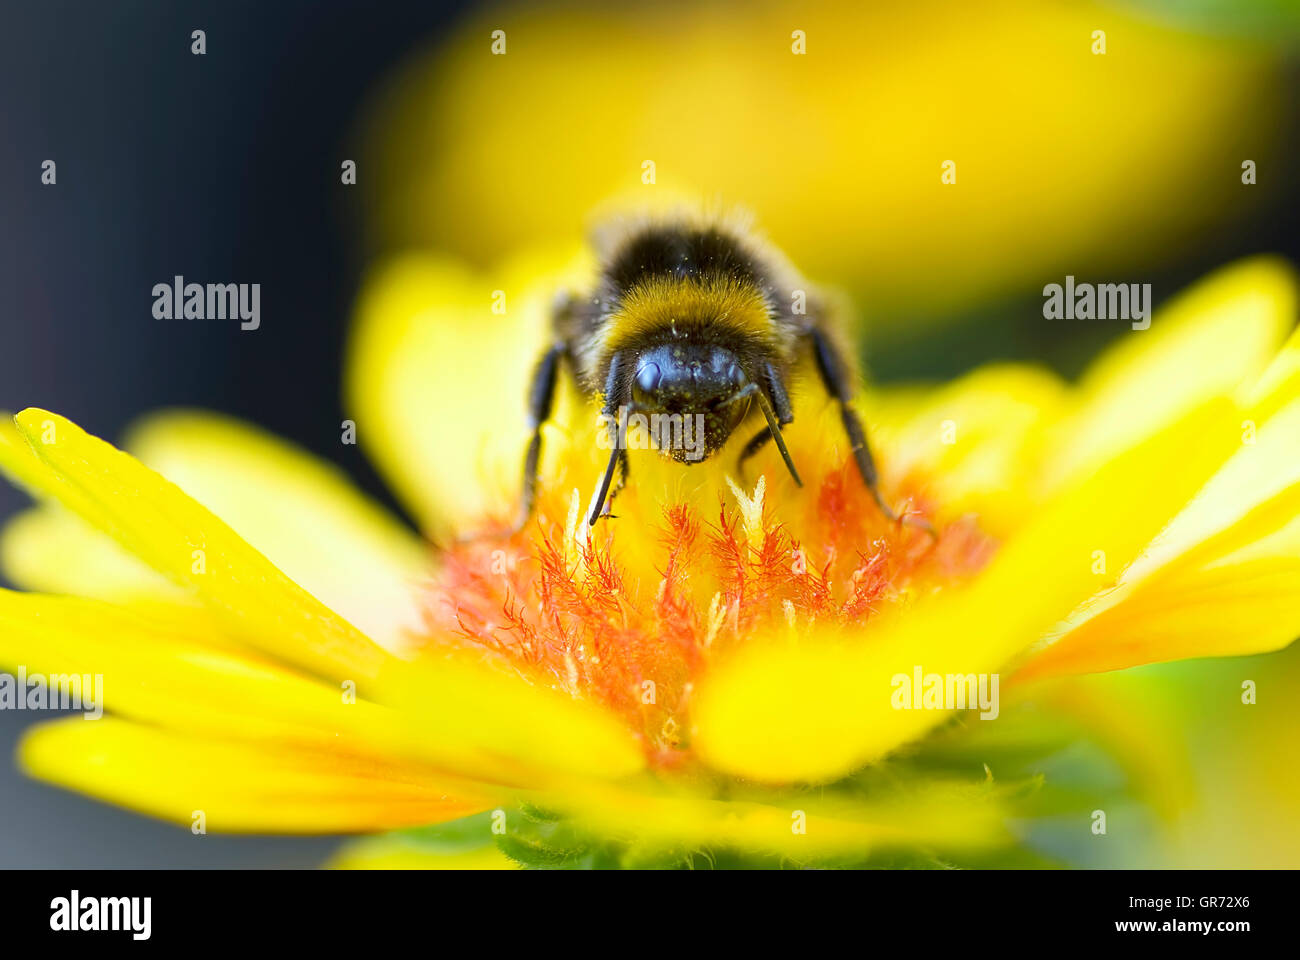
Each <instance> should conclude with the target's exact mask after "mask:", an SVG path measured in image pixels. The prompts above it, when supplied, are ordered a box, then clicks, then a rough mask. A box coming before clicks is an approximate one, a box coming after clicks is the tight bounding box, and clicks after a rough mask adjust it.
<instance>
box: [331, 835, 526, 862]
mask: <svg viewBox="0 0 1300 960" xmlns="http://www.w3.org/2000/svg"><path fill="white" fill-rule="evenodd" d="M326 866H328V867H330V868H331V869H334V870H518V869H519V864H517V863H515V862H514V861H513V860H511V859H510V858H509V857H507V856H506V855H505V854H504V853H502V852H501V851H500V850H499V849H497V847H496V846H495V845H494V844H489V845H488V846H485V847H481V848H479V849H477V850H462V851H457V852H455V853H444V852H439V851H436V850H430V849H428V848H427V847H423V846H421V845H420V844H419V843H417V842H415V841H413V840H411V839H409V838H408V837H405V836H403V835H402V834H400V833H398V834H386V835H384V836H382V837H367V838H366V839H364V840H354V841H352V842H351V843H348V844H345V845H344V847H343V849H342V850H340V851H339V852H338V853H337V854H335V856H334V858H333V859H332V860H331V861H330V862H329V863H328V864H326Z"/></svg>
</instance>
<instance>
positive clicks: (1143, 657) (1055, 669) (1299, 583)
mask: <svg viewBox="0 0 1300 960" xmlns="http://www.w3.org/2000/svg"><path fill="white" fill-rule="evenodd" d="M1298 437H1300V400H1297V401H1294V402H1292V403H1291V404H1290V405H1289V406H1287V407H1285V408H1284V409H1282V410H1281V411H1280V412H1278V413H1277V414H1276V415H1274V416H1273V417H1271V418H1269V419H1268V420H1267V421H1266V422H1264V424H1263V425H1262V426H1261V427H1259V429H1258V431H1257V432H1255V433H1254V434H1253V435H1252V436H1251V438H1250V442H1249V443H1245V444H1241V445H1240V446H1239V447H1238V449H1237V451H1236V452H1235V453H1234V454H1233V456H1232V457H1231V458H1229V460H1228V461H1227V462H1226V463H1225V464H1224V465H1223V467H1222V468H1221V469H1220V470H1219V471H1218V472H1217V473H1216V474H1215V475H1214V476H1213V477H1212V478H1211V479H1210V481H1209V482H1208V483H1207V484H1206V485H1205V488H1204V489H1203V490H1202V491H1200V493H1199V494H1198V495H1197V497H1196V498H1195V499H1194V500H1193V501H1192V502H1191V503H1190V504H1189V505H1188V507H1187V508H1186V509H1185V510H1183V511H1181V512H1180V513H1179V514H1178V516H1177V517H1175V518H1174V519H1173V520H1172V521H1171V522H1170V524H1169V526H1168V528H1167V529H1165V530H1164V531H1163V532H1162V533H1161V535H1160V536H1159V537H1158V538H1157V539H1156V541H1155V542H1154V543H1153V544H1152V545H1151V548H1150V549H1149V550H1148V551H1146V553H1145V554H1144V555H1143V556H1142V557H1140V558H1139V559H1138V560H1137V561H1136V562H1135V563H1134V564H1133V565H1132V566H1131V567H1130V568H1129V569H1128V570H1126V571H1125V572H1124V576H1123V577H1122V578H1121V580H1120V582H1119V584H1118V585H1117V588H1116V589H1115V590H1112V591H1109V592H1108V593H1106V594H1104V595H1102V596H1099V597H1097V598H1096V599H1095V600H1093V601H1091V602H1090V603H1088V604H1086V605H1085V606H1083V607H1082V608H1080V609H1079V610H1077V611H1074V612H1073V613H1072V614H1071V616H1070V617H1069V618H1068V619H1067V620H1066V621H1065V623H1064V624H1062V625H1061V626H1060V627H1059V628H1058V629H1056V630H1054V631H1053V632H1052V633H1051V635H1050V636H1048V637H1047V638H1045V639H1044V640H1043V642H1042V643H1041V644H1039V645H1038V648H1037V649H1036V651H1035V655H1034V658H1033V660H1032V661H1031V662H1029V663H1027V664H1026V665H1025V667H1024V669H1023V671H1022V672H1021V674H1020V675H1019V676H1020V677H1021V678H1023V679H1029V678H1034V677H1043V676H1051V675H1056V674H1061V673H1082V672H1093V671H1098V670H1116V669H1121V668H1123V667H1129V666H1133V665H1135V664H1141V663H1151V662H1155V661H1162V660H1174V659H1181V658H1185V657H1205V656H1227V655H1233V654H1248V653H1259V652H1263V651H1266V650H1274V649H1277V648H1278V647H1281V646H1285V645H1286V644H1288V643H1290V642H1291V641H1292V640H1294V639H1295V638H1296V637H1297V636H1300V443H1298V441H1297V438H1298Z"/></svg>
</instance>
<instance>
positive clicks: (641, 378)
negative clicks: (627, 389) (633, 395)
mask: <svg viewBox="0 0 1300 960" xmlns="http://www.w3.org/2000/svg"><path fill="white" fill-rule="evenodd" d="M662 379H663V373H662V372H661V371H660V369H659V364H657V363H655V362H654V361H653V360H643V361H642V362H641V363H640V364H639V365H638V366H637V368H636V388H637V390H639V391H641V393H643V394H650V393H654V392H655V390H657V389H658V388H659V382H660V381H661V380H662Z"/></svg>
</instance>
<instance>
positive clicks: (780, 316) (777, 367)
mask: <svg viewBox="0 0 1300 960" xmlns="http://www.w3.org/2000/svg"><path fill="white" fill-rule="evenodd" d="M595 245H596V253H597V254H598V257H599V263H600V272H599V279H598V281H597V283H596V286H595V289H593V290H591V291H590V292H589V293H588V294H587V295H585V296H573V295H569V294H562V295H561V296H559V297H558V298H557V300H556V305H555V308H554V312H553V316H552V328H553V333H554V340H553V343H552V346H551V347H550V348H549V349H547V351H546V352H545V353H544V354H543V355H542V358H541V360H540V361H539V362H538V364H537V367H536V370H535V373H534V375H533V379H532V383H531V386H530V389H529V394H528V419H529V428H530V429H531V431H532V436H531V439H530V441H529V444H528V448H527V452H526V454H525V456H524V477H523V504H522V511H521V518H520V525H522V524H523V523H525V522H527V520H528V518H529V516H531V514H532V510H533V505H534V500H535V497H536V494H537V469H538V461H539V458H540V456H541V448H542V433H541V430H542V425H543V424H544V423H545V422H546V421H547V420H548V419H549V418H550V416H551V411H552V406H553V401H554V397H555V390H556V385H557V381H558V378H559V377H560V376H561V372H562V371H567V373H568V374H569V375H571V376H572V377H574V378H575V380H576V383H577V385H578V387H579V389H580V390H581V392H582V393H584V394H585V395H587V396H588V397H589V398H591V399H592V400H593V401H594V402H596V403H598V404H599V405H600V409H601V413H602V417H601V422H602V424H604V425H605V428H606V429H608V430H609V431H610V436H609V440H610V451H611V452H610V457H609V462H608V465H607V466H606V468H605V472H604V475H603V477H602V478H601V481H600V486H599V488H598V492H597V493H596V495H595V498H594V500H593V504H592V507H591V509H590V512H589V514H588V516H587V523H588V525H589V526H594V525H595V523H596V521H597V520H598V519H599V518H600V517H601V516H602V514H605V512H606V510H607V505H609V504H612V501H613V498H614V496H615V495H617V493H618V491H619V490H621V489H622V488H623V485H624V484H625V483H626V482H627V480H628V476H629V472H630V470H629V462H628V455H627V442H626V436H625V433H626V417H627V414H628V412H629V411H630V412H634V413H641V414H643V415H649V416H651V417H656V416H660V417H665V418H670V419H672V418H682V419H675V420H674V422H677V423H680V422H682V421H683V420H685V422H686V423H687V425H688V429H689V425H690V424H691V423H696V424H699V425H700V428H701V429H700V430H699V433H700V434H701V436H699V437H697V438H696V440H697V445H696V446H695V447H693V448H692V449H691V450H690V451H688V450H686V449H684V447H683V446H682V445H671V444H659V445H658V446H659V449H660V451H661V453H663V454H665V455H667V456H671V457H673V458H674V459H676V460H679V461H680V462H683V463H694V462H700V461H702V460H703V459H706V458H708V457H709V456H712V455H713V454H715V453H716V452H717V451H718V450H720V449H721V448H722V447H723V446H724V445H725V444H726V443H727V441H728V440H729V438H730V437H731V435H732V433H733V432H734V431H735V430H737V428H739V427H740V426H741V425H742V424H743V423H744V422H745V421H746V420H747V419H749V418H750V417H751V414H753V412H754V411H753V408H754V407H757V410H758V411H759V412H761V414H762V417H763V420H764V421H766V422H765V424H764V425H763V426H762V427H761V428H760V429H759V430H758V431H757V432H756V433H755V434H754V435H753V436H752V437H751V438H750V439H749V441H748V442H747V443H746V444H745V445H744V447H742V448H741V450H740V455H739V461H738V464H737V466H738V469H743V465H744V463H745V461H746V460H748V459H749V458H750V457H752V456H753V455H754V454H756V453H757V452H758V451H759V450H761V449H762V448H763V447H764V446H765V445H766V444H767V443H769V442H774V443H775V444H776V447H777V450H779V451H780V454H781V457H782V459H783V460H784V461H785V466H786V469H787V470H789V472H790V476H791V477H792V478H793V479H794V481H795V483H796V484H797V485H799V486H802V485H803V482H802V481H801V480H800V478H799V472H798V470H797V469H796V468H795V464H794V461H793V460H792V459H791V457H790V451H789V450H788V449H787V448H786V444H785V440H784V439H783V438H782V435H781V428H782V427H783V426H786V425H788V424H790V423H792V422H793V420H794V410H793V408H792V407H791V403H790V394H789V390H788V389H787V384H788V382H789V378H790V376H791V373H792V371H793V370H794V369H795V367H796V366H797V365H798V364H799V363H800V362H801V361H802V360H804V359H806V358H807V357H808V355H809V354H811V358H812V360H813V362H814V365H815V367H816V370H817V373H818V375H819V377H820V380H821V383H822V384H823V386H824V387H825V389H826V392H827V393H828V394H829V395H830V398H831V399H832V400H834V401H835V402H836V403H837V404H838V405H839V414H840V420H841V422H842V423H843V425H844V431H845V433H846V434H847V435H848V439H849V445H850V448H851V449H852V451H853V457H854V460H855V461H856V463H857V468H858V473H859V474H861V476H862V482H863V483H864V484H866V486H867V489H868V490H869V491H870V492H871V495H872V497H873V498H874V499H875V502H876V503H877V504H878V505H879V507H880V510H881V512H882V513H883V514H884V515H885V516H886V517H887V518H889V519H890V520H897V519H898V518H897V516H896V515H895V513H894V511H893V510H892V509H890V507H889V505H888V504H887V503H885V501H884V499H883V498H882V497H881V495H880V491H879V488H878V481H877V475H876V466H875V463H874V462H873V460H872V457H871V450H870V448H869V447H868V445H867V438H866V433H865V432H864V430H863V427H862V422H861V421H860V420H859V418H858V415H857V413H856V412H854V410H853V408H852V407H851V406H850V405H849V401H850V399H851V398H852V395H853V386H854V380H855V374H854V368H853V366H852V364H851V363H849V362H848V360H847V358H846V355H845V352H844V351H843V350H842V349H841V347H840V346H839V344H838V343H837V338H836V336H835V334H834V332H833V331H832V329H831V327H830V323H829V320H830V310H829V308H828V305H827V303H826V301H825V300H823V299H822V298H820V297H818V296H816V295H815V294H814V293H813V291H812V290H811V289H810V288H809V287H808V285H807V284H805V283H804V282H803V280H802V278H801V277H800V276H799V274H798V273H797V272H796V271H795V270H794V269H793V267H791V266H790V264H789V263H788V262H787V261H786V260H785V258H784V257H783V256H782V255H781V254H779V253H777V252H776V251H773V250H770V249H768V248H767V247H766V246H765V245H763V244H762V243H760V242H759V241H758V240H756V239H755V238H754V235H753V234H752V232H751V231H749V230H748V229H747V227H746V226H745V225H744V224H742V223H740V222H739V221H728V220H725V219H715V218H710V219H697V218H694V217H685V216H679V217H674V218H671V219H664V220H643V221H638V222H635V223H632V224H630V225H627V226H618V225H616V226H614V227H613V228H607V229H606V230H604V231H603V232H602V233H598V234H597V238H596V244H595ZM686 418H689V419H686ZM758 423H759V421H758V420H757V419H754V424H755V425H756V426H757V425H758ZM701 448H702V449H701ZM616 473H618V474H619V482H618V484H617V486H614V476H615V474H616Z"/></svg>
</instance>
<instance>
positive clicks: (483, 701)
mask: <svg viewBox="0 0 1300 960" xmlns="http://www.w3.org/2000/svg"><path fill="white" fill-rule="evenodd" d="M375 689H376V697H377V699H379V700H380V701H381V702H382V703H384V704H385V705H387V706H390V707H392V708H393V709H395V710H397V711H398V712H399V713H400V714H401V716H402V718H403V721H404V723H405V724H406V728H407V732H408V734H409V736H410V737H411V738H412V739H414V740H415V741H417V742H423V741H427V740H437V741H439V742H440V743H442V744H448V743H452V744H456V745H457V746H458V748H459V749H461V750H463V751H464V752H465V753H466V755H467V757H469V758H470V759H469V760H467V766H466V767H465V768H464V772H466V773H467V774H472V775H475V776H479V777H483V778H486V779H491V780H494V781H496V782H500V783H512V784H521V785H522V784H529V783H531V784H533V785H535V786H538V787H541V786H543V785H544V784H546V783H548V782H550V781H551V780H552V779H553V778H554V777H555V776H557V775H564V776H565V777H599V778H617V777H622V776H626V775H628V774H631V773H635V772H636V771H638V770H640V769H641V768H642V767H643V766H644V764H645V759H644V755H643V754H642V752H641V748H640V745H639V744H638V743H637V742H636V740H635V739H634V738H633V737H632V735H631V733H630V732H629V731H628V730H627V729H626V728H625V727H624V726H623V724H622V723H621V722H619V721H618V720H617V719H616V718H615V717H614V716H613V715H612V714H610V713H609V712H607V711H605V710H604V709H602V708H600V707H597V706H595V705H593V704H590V703H587V702H584V701H581V700H574V699H571V698H570V697H568V696H567V695H565V694H562V693H560V692H558V691H556V690H552V689H549V688H544V687H537V686H533V685H532V684H530V683H528V682H526V681H524V680H523V679H522V678H520V677H519V676H518V675H517V674H515V673H514V672H513V671H512V670H506V669H501V668H495V667H492V666H489V665H487V664H480V663H475V662H470V661H468V660H465V659H462V658H459V657H451V656H448V657H445V658H443V659H439V660H437V661H435V662H428V661H426V660H420V661H417V662H415V663H402V662H397V663H394V664H393V665H392V666H391V667H389V668H388V669H386V670H385V671H384V672H383V673H382V674H381V675H380V677H379V680H378V682H377V683H376V684H375Z"/></svg>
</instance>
